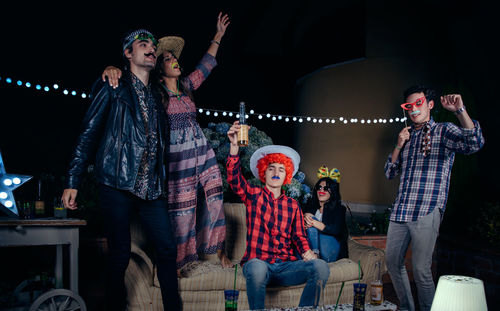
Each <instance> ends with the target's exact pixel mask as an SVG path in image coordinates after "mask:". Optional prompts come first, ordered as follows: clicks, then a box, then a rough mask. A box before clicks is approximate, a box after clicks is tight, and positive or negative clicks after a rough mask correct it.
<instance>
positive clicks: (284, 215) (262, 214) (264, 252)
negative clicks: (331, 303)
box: [227, 121, 330, 310]
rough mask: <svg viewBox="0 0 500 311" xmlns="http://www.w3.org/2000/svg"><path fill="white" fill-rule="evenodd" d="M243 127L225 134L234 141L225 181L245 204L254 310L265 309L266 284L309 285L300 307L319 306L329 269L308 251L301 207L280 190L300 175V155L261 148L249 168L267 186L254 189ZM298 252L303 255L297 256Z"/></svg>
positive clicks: (248, 271) (247, 265) (289, 150)
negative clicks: (240, 139)
mask: <svg viewBox="0 0 500 311" xmlns="http://www.w3.org/2000/svg"><path fill="white" fill-rule="evenodd" d="M239 129H240V125H239V123H238V121H236V122H235V123H234V124H233V125H232V126H231V128H230V129H229V131H228V132H227V136H228V137H229V141H230V142H231V145H230V150H229V156H228V160H227V181H228V183H229V185H230V187H231V189H232V190H233V191H234V192H235V193H236V194H237V195H238V196H239V197H240V198H241V200H242V201H243V203H244V204H245V206H246V224H247V246H246V251H245V255H243V258H242V259H241V265H242V266H243V274H244V275H245V278H246V288H247V296H248V304H249V306H250V309H252V310H255V309H264V308H265V303H264V300H265V297H266V286H267V285H268V284H269V285H273V286H293V285H298V284H303V283H306V286H305V287H304V290H303V292H302V296H301V298H300V302H299V306H316V305H317V303H318V301H317V300H318V299H319V296H320V295H316V291H317V290H322V288H321V287H318V284H322V286H323V288H324V285H325V284H326V281H327V280H328V276H329V275H330V270H329V268H328V264H327V263H326V262H325V261H323V260H321V259H318V258H317V256H316V254H314V252H313V251H312V250H311V249H310V247H309V244H308V242H307V237H306V233H305V229H304V219H303V215H302V210H301V209H300V207H299V205H298V203H297V202H296V201H295V200H294V199H292V198H289V197H287V196H286V195H285V194H284V193H282V191H281V187H282V186H283V185H285V184H288V183H290V181H291V179H292V177H293V175H294V174H295V173H296V172H297V171H298V168H299V163H300V156H299V154H298V153H297V152H296V151H295V150H293V149H292V148H289V147H286V146H278V145H270V146H264V147H262V148H260V149H258V150H257V151H255V152H254V154H253V155H252V157H251V158H250V168H251V170H252V173H253V174H254V176H255V177H257V178H259V179H260V180H261V181H262V182H263V183H264V186H263V187H258V186H253V185H251V184H249V183H248V182H247V181H246V180H245V178H244V177H243V175H242V173H241V167H240V158H239V154H238V152H239V147H238V143H237V133H238V131H239ZM297 252H298V253H299V254H301V255H300V256H298V255H296V254H297ZM300 257H301V258H300ZM318 281H321V282H318ZM315 297H318V298H315Z"/></svg>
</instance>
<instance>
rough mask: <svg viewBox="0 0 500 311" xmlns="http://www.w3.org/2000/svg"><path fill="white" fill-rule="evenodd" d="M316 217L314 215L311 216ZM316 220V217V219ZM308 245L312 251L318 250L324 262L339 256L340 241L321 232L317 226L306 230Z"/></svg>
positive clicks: (334, 259) (332, 260) (331, 260)
mask: <svg viewBox="0 0 500 311" xmlns="http://www.w3.org/2000/svg"><path fill="white" fill-rule="evenodd" d="M313 218H314V219H316V218H315V217H313ZM316 220H317V219H316ZM306 233H307V239H308V240H309V245H310V246H311V249H312V250H313V251H319V257H320V258H321V259H323V260H324V261H326V262H334V261H336V260H337V257H339V250H340V243H339V241H337V239H336V238H335V237H333V236H331V235H328V234H323V233H321V231H319V230H318V229H317V228H314V227H311V228H309V229H307V230H306Z"/></svg>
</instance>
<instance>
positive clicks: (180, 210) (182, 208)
mask: <svg viewBox="0 0 500 311" xmlns="http://www.w3.org/2000/svg"><path fill="white" fill-rule="evenodd" d="M228 25H229V18H228V16H227V15H224V16H222V14H221V13H219V16H218V18H217V31H216V34H215V36H214V39H213V40H212V41H211V42H210V46H209V48H208V50H207V52H206V54H205V55H204V56H203V57H202V59H201V61H200V62H199V64H198V65H197V66H196V69H195V70H194V71H193V72H192V73H190V74H189V75H187V76H186V77H182V76H181V68H180V66H179V63H178V58H179V57H180V54H181V52H182V49H183V47H184V40H183V39H182V38H180V37H175V36H167V37H163V38H161V39H160V40H159V43H158V49H157V52H156V55H157V56H158V59H157V68H158V71H159V76H160V80H161V85H162V91H163V105H164V107H165V110H166V112H167V117H168V126H169V129H170V149H169V155H168V156H169V161H168V163H169V179H168V194H167V196H168V204H169V213H170V216H171V220H172V223H173V226H174V229H175V232H174V234H175V236H176V240H177V269H181V268H182V267H183V266H184V265H186V264H188V263H190V262H193V261H196V260H197V259H198V253H205V254H215V253H217V254H218V257H219V259H220V260H221V264H222V266H223V267H231V266H232V263H231V261H230V260H229V258H227V256H226V254H225V252H224V242H225V236H226V221H225V216H224V207H223V193H222V177H221V173H220V170H219V167H218V164H217V160H216V158H215V153H214V151H213V149H212V147H211V146H210V145H209V143H208V142H207V139H206V137H205V135H204V134H203V131H202V129H201V127H200V125H199V124H198V122H197V121H196V110H197V109H196V105H195V103H194V100H193V96H192V92H193V91H195V90H197V89H198V88H199V87H200V85H201V84H202V83H203V81H205V79H206V78H207V77H208V75H209V74H210V72H211V71H212V69H213V68H214V67H215V66H216V65H217V61H216V59H215V56H216V54H217V50H218V47H219V45H220V40H221V39H222V37H223V36H224V33H225V31H226V28H227V26H228ZM117 72H118V71H117V69H116V68H110V67H108V68H107V69H106V70H105V72H104V74H103V76H104V75H105V76H107V77H110V83H113V82H112V80H114V79H113V77H116V73H117ZM118 76H119V75H118ZM112 85H113V84H112Z"/></svg>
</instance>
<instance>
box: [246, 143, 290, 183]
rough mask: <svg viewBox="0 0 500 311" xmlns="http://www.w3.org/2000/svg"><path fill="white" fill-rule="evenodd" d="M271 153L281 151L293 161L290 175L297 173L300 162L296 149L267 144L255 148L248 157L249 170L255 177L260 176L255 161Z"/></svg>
mask: <svg viewBox="0 0 500 311" xmlns="http://www.w3.org/2000/svg"><path fill="white" fill-rule="evenodd" d="M271 153H282V154H284V155H285V156H287V157H289V158H290V159H291V160H292V162H293V174H292V176H294V175H295V174H296V173H297V171H298V170H299V164H300V155H299V154H298V153H297V151H295V150H293V149H292V148H290V147H287V146H281V145H268V146H264V147H260V148H259V149H257V150H255V152H254V153H253V154H252V156H251V157H250V170H251V171H252V174H253V176H255V177H256V178H260V177H259V170H258V169H257V163H258V162H259V160H260V159H262V158H263V157H265V156H266V155H268V154H271Z"/></svg>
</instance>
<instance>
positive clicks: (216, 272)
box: [154, 258, 359, 291]
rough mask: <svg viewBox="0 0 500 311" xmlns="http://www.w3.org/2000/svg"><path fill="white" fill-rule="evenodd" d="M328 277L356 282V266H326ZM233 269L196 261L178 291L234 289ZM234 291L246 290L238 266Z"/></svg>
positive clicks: (339, 263) (186, 269)
mask: <svg viewBox="0 0 500 311" xmlns="http://www.w3.org/2000/svg"><path fill="white" fill-rule="evenodd" d="M328 265H329V267H330V277H329V278H328V283H337V282H343V281H352V280H357V279H358V276H359V274H358V273H359V272H358V264H357V263H355V262H354V261H352V260H350V259H348V258H344V259H340V260H338V261H336V262H332V263H329V264H328ZM234 271H235V269H234V268H223V267H222V266H221V265H220V264H219V263H213V262H209V261H196V262H192V263H189V264H187V265H186V266H184V268H183V269H182V272H181V276H182V277H181V278H180V279H179V289H180V290H187V291H190V290H191V291H192V290H207V291H210V290H224V289H231V288H233V287H234ZM154 286H155V287H159V286H160V285H159V282H158V277H157V275H156V269H155V276H154ZM236 289H238V290H246V281H245V277H244V275H243V273H242V268H241V267H240V266H239V265H238V271H237V277H236Z"/></svg>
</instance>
